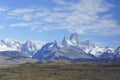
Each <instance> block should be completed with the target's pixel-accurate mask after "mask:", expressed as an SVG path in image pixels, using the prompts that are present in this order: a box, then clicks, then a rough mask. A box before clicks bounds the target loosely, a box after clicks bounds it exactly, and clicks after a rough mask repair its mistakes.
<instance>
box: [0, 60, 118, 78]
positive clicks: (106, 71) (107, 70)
mask: <svg viewBox="0 0 120 80" xmlns="http://www.w3.org/2000/svg"><path fill="white" fill-rule="evenodd" d="M119 79H120V63H93V62H79V63H70V62H47V63H26V64H21V65H17V66H10V67H9V66H8V67H1V68H0V80H119Z"/></svg>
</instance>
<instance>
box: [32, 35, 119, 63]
mask: <svg viewBox="0 0 120 80" xmlns="http://www.w3.org/2000/svg"><path fill="white" fill-rule="evenodd" d="M33 58H34V59H38V60H42V61H54V60H55V61H56V60H57V61H59V60H62V61H65V60H67V61H73V62H74V61H75V62H77V61H88V62H89V61H95V62H100V61H107V62H119V61H120V47H118V48H117V49H115V50H114V49H112V48H109V47H106V48H101V47H99V46H97V45H96V44H95V43H94V42H91V41H89V40H86V41H80V38H79V35H78V34H77V33H73V34H71V36H70V37H66V36H65V37H64V39H63V41H62V44H60V43H57V41H54V42H51V43H47V44H45V45H43V47H42V48H41V49H40V50H38V51H37V53H35V55H33Z"/></svg>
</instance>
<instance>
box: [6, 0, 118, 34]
mask: <svg viewBox="0 0 120 80" xmlns="http://www.w3.org/2000/svg"><path fill="white" fill-rule="evenodd" d="M52 2H53V3H55V4H58V6H56V7H52V8H48V7H42V8H41V7H34V8H22V9H14V10H11V11H9V12H8V14H7V17H8V18H7V19H15V20H20V21H21V22H18V23H11V24H10V26H11V27H22V26H27V27H31V29H32V30H40V31H43V30H45V31H49V30H54V29H55V30H56V29H64V30H67V31H70V32H77V33H79V34H86V33H90V34H93V33H95V34H99V35H120V32H119V31H120V28H119V25H118V23H117V21H116V20H114V19H113V18H112V15H110V14H108V13H109V10H110V9H111V7H113V5H111V4H109V3H107V2H105V0H77V1H76V2H75V1H74V2H73V1H69V2H68V1H66V0H53V1H52ZM26 21H27V22H26ZM36 22H37V23H36Z"/></svg>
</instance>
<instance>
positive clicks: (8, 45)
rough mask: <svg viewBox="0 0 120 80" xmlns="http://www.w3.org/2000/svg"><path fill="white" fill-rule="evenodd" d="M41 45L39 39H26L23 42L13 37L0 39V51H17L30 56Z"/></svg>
mask: <svg viewBox="0 0 120 80" xmlns="http://www.w3.org/2000/svg"><path fill="white" fill-rule="evenodd" d="M42 45H43V43H42V42H40V41H30V40H27V41H26V42H25V43H22V42H19V41H17V40H13V39H2V40H1V41H0V51H19V52H24V53H26V54H28V55H30V56H32V55H33V54H34V53H35V52H36V51H37V50H39V49H40V48H41V46H42Z"/></svg>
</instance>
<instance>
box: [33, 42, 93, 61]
mask: <svg viewBox="0 0 120 80" xmlns="http://www.w3.org/2000/svg"><path fill="white" fill-rule="evenodd" d="M33 58H35V59H39V60H47V61H49V60H50V61H51V60H71V61H74V60H79V59H80V60H89V59H94V57H92V55H90V54H87V53H85V52H84V51H83V50H82V49H80V48H79V47H71V48H64V47H60V46H58V43H57V42H52V43H47V44H45V45H44V46H43V47H42V48H41V49H40V50H39V51H38V52H37V53H36V54H35V55H34V56H33Z"/></svg>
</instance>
